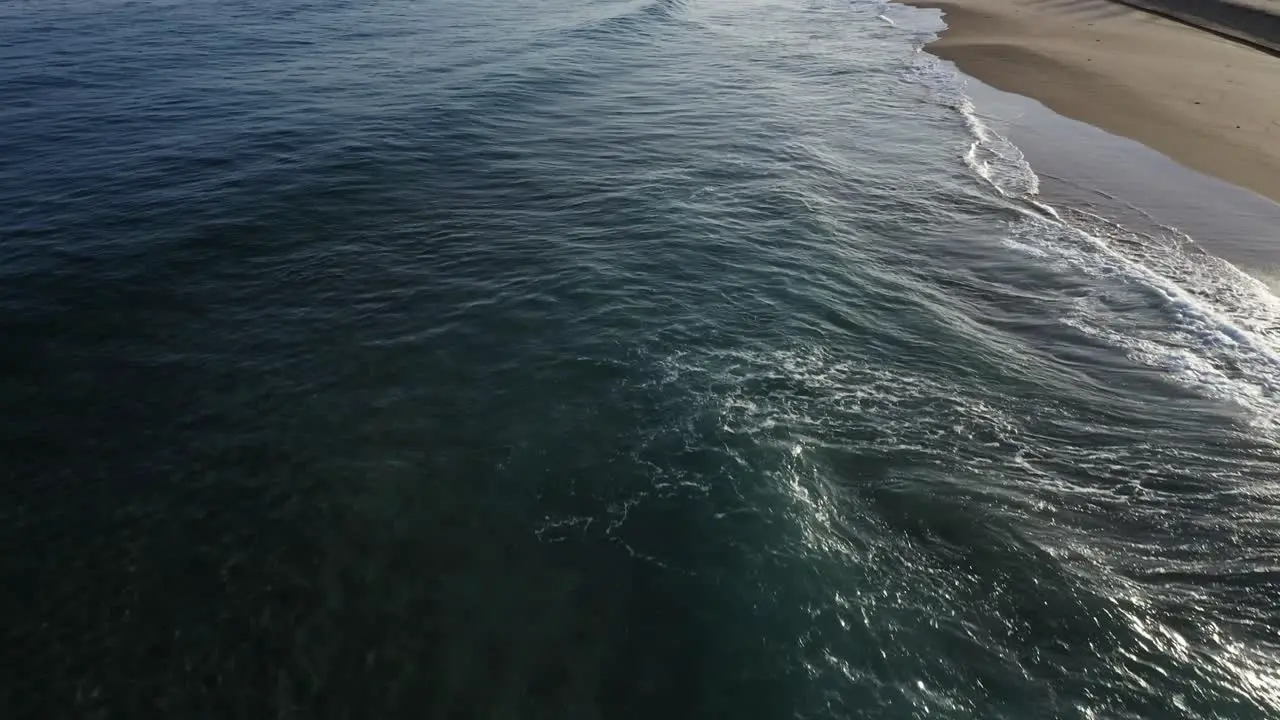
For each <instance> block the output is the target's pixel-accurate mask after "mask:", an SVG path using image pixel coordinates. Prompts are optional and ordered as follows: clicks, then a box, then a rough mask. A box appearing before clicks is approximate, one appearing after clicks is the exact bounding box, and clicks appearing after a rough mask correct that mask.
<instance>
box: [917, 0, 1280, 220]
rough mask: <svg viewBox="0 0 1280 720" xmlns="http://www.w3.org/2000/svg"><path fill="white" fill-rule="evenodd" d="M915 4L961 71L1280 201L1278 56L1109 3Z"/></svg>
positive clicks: (985, 0) (996, 0) (1261, 0)
mask: <svg viewBox="0 0 1280 720" xmlns="http://www.w3.org/2000/svg"><path fill="white" fill-rule="evenodd" d="M1215 1H1216V0H1201V2H1202V3H1204V4H1211V3H1213V2H1215ZM1271 1H1272V0H1253V2H1254V4H1267V3H1270V2H1271ZM910 4H912V5H917V6H920V7H932V8H939V9H941V10H942V11H943V12H944V13H945V18H944V19H945V21H946V23H947V26H948V29H947V30H946V31H945V32H944V33H943V34H942V37H941V38H940V39H939V40H938V41H937V42H935V43H933V44H932V45H931V46H930V47H929V51H930V52H933V53H935V54H937V55H939V56H941V57H944V58H946V59H949V60H952V61H953V62H955V63H956V65H957V66H958V67H959V68H960V69H961V70H962V71H964V72H966V73H969V74H971V75H973V76H975V77H977V78H979V79H981V80H983V81H985V82H987V83H989V84H991V85H992V86H994V87H996V88H999V89H1001V90H1006V91H1009V92H1013V93H1017V94H1019V95H1025V96H1027V97H1031V98H1034V99H1036V100H1039V101H1040V102H1042V103H1044V104H1045V105H1047V106H1048V107H1049V108H1051V109H1053V110H1054V111H1056V112H1059V113H1061V114H1063V115H1067V116H1069V117H1073V118H1076V119H1078V120H1082V121H1084V122H1087V123H1089V124H1091V125H1095V126H1097V127H1100V128H1103V129H1105V130H1108V131H1110V132H1113V133H1116V134H1119V135H1123V136H1125V137H1129V138H1132V139H1134V140H1137V141H1139V142H1141V143H1143V144H1145V145H1147V146H1148V147H1151V148H1154V149H1155V150H1158V151H1160V152H1161V153H1164V154H1165V155H1168V156H1169V157H1171V158H1173V159H1174V160H1177V161H1178V162H1180V163H1182V164H1184V165H1186V166H1188V167H1191V168H1194V169H1196V170H1199V171H1201V172H1204V173H1208V174H1211V175H1215V176H1217V177H1220V178H1222V179H1224V180H1227V181H1229V182H1233V183H1236V184H1238V185H1242V186H1244V187H1246V188H1249V189H1251V190H1253V191H1255V192H1257V193H1259V194H1262V195H1265V196H1267V197H1269V198H1271V199H1272V200H1275V201H1277V202H1280V56H1277V55H1274V54H1269V53H1267V52H1264V51H1262V50H1258V49H1255V48H1253V47H1249V46H1247V45H1244V44H1241V43H1238V42H1234V41H1231V40H1227V39H1224V38H1222V37H1220V36H1218V35H1215V34H1211V33H1209V32H1205V31H1203V30H1199V29H1196V28H1193V27H1189V26H1188V25H1186V24H1183V23H1179V22H1176V21H1173V20H1168V19H1165V18H1163V17H1158V16H1155V15H1152V14H1149V13H1146V12H1142V11H1140V10H1135V9H1133V8H1130V7H1128V6H1125V5H1121V4H1118V3H1113V2H1108V1H1107V0H910Z"/></svg>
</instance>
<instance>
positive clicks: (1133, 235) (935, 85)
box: [908, 28, 1280, 431]
mask: <svg viewBox="0 0 1280 720" xmlns="http://www.w3.org/2000/svg"><path fill="white" fill-rule="evenodd" d="M919 32H920V33H921V34H927V33H928V28H922V29H919ZM933 37H934V35H932V34H927V36H926V37H925V38H924V40H923V41H921V42H920V43H919V47H920V48H923V46H924V44H925V42H927V41H928V40H930V39H932V38H933ZM908 72H909V75H910V76H912V77H913V78H914V79H916V80H917V81H918V82H920V83H921V84H922V85H923V86H924V87H925V88H926V89H927V91H928V92H929V94H930V95H931V96H932V97H933V98H934V99H935V101H936V102H938V103H939V104H942V105H944V106H946V107H950V108H952V109H954V110H955V112H956V113H957V115H959V118H960V120H961V122H962V123H963V124H964V128H965V130H966V132H967V134H968V135H969V138H970V142H969V144H968V147H967V150H966V151H965V152H964V154H963V157H962V159H963V161H964V163H965V165H966V166H968V168H969V169H970V170H971V171H972V172H973V174H974V175H975V176H976V177H977V178H978V179H979V180H981V181H982V182H983V183H985V184H986V185H988V186H989V187H990V188H991V189H993V190H994V191H995V192H996V194H997V195H999V197H1000V198H1001V199H1002V200H1004V201H1007V202H1009V205H1010V208H1011V209H1012V210H1015V211H1017V212H1018V213H1019V214H1020V215H1021V216H1022V217H1021V218H1020V219H1017V220H1014V221H1013V222H1011V223H1010V226H1009V230H1008V236H1007V238H1006V243H1007V245H1008V246H1009V247H1011V248H1014V249H1017V250H1019V251H1021V252H1026V253H1030V254H1034V255H1036V256H1039V257H1041V258H1044V260H1045V261H1046V262H1047V263H1049V264H1051V265H1056V266H1057V267H1058V268H1060V269H1062V270H1064V271H1067V272H1071V273H1075V274H1077V275H1078V274H1084V275H1085V276H1087V277H1089V278H1090V279H1092V280H1093V281H1095V282H1094V285H1095V287H1094V289H1093V290H1092V292H1091V293H1089V294H1087V295H1086V296H1085V297H1083V298H1079V299H1078V300H1077V301H1076V302H1075V304H1074V305H1073V307H1072V309H1071V311H1070V312H1068V313H1066V314H1065V315H1064V317H1063V318H1062V322H1063V323H1064V324H1066V325H1068V326H1070V327H1072V328H1075V329H1077V330H1078V331H1080V332H1082V333H1085V334H1087V335H1089V336H1091V337H1093V338H1095V339H1099V340H1102V341H1104V342H1106V343H1108V344H1111V345H1113V346H1115V347H1118V348H1120V349H1122V350H1124V351H1125V352H1126V353H1127V354H1128V355H1129V357H1130V358H1131V359H1132V360H1134V361H1136V362H1138V363H1140V364H1143V365H1146V366H1148V367H1152V368H1156V369H1159V370H1163V371H1166V372H1167V373H1168V377H1169V379H1170V380H1172V381H1173V382H1176V383H1178V384H1180V385H1183V386H1186V387H1189V388H1192V389H1194V390H1196V391H1198V392H1201V393H1203V394H1205V395H1208V396H1210V397H1213V398H1217V399H1220V400H1226V401H1230V402H1233V403H1236V404H1238V405H1240V406H1241V407H1243V408H1244V409H1245V410H1246V411H1247V414H1248V415H1249V416H1250V419H1251V420H1253V421H1254V422H1255V423H1256V424H1257V425H1259V426H1261V427H1266V428H1268V429H1269V430H1271V431H1280V300H1277V298H1276V296H1275V295H1274V294H1273V293H1272V291H1271V288H1270V287H1268V285H1267V284H1265V283H1263V282H1261V281H1259V280H1257V279H1255V278H1254V277H1252V276H1250V275H1248V274H1246V273H1244V272H1242V271H1241V270H1239V269H1238V268H1236V267H1234V266H1232V265H1231V264H1230V263H1227V262H1226V261H1224V260H1221V259H1219V258H1216V257H1213V256H1211V255H1209V254H1207V253H1205V252H1203V251H1201V250H1200V249H1199V247H1198V246H1197V245H1196V244H1195V243H1194V241H1193V240H1192V239H1191V238H1190V237H1187V236H1186V235H1184V234H1182V233H1180V232H1178V231H1177V230H1175V229H1173V228H1160V227H1159V226H1156V227H1157V231H1156V232H1154V233H1150V232H1148V233H1142V232H1136V231H1134V230H1131V229H1128V228H1125V227H1122V226H1120V225H1117V224H1115V223H1113V222H1110V221H1108V220H1106V219H1104V218H1101V217H1098V216H1096V215H1092V214H1090V213H1087V212H1083V211H1080V210H1076V209H1072V208H1062V207H1054V206H1053V205H1051V204H1049V203H1047V202H1045V201H1044V200H1042V199H1041V198H1040V197H1039V193H1040V181H1039V177H1038V176H1037V175H1036V173H1035V171H1034V170H1033V169H1032V167H1031V165H1030V163H1028V161H1027V159H1026V157H1025V156H1024V155H1023V154H1022V152H1021V150H1019V149H1018V147H1017V146H1016V145H1015V144H1014V143H1013V142H1011V141H1010V140H1009V139H1008V138H1007V137H1005V136H1004V135H1002V134H1001V133H1000V132H998V131H997V130H996V129H995V128H994V125H997V124H998V123H994V122H992V121H990V120H989V119H988V118H986V117H984V116H983V114H982V113H981V112H980V111H979V109H978V108H976V107H975V105H974V103H973V101H972V100H971V99H970V97H969V96H968V95H967V94H966V92H965V89H966V85H967V83H968V80H967V79H966V78H965V77H964V76H963V75H961V74H960V73H958V72H957V71H956V69H955V67H954V66H953V65H952V64H950V63H947V62H944V61H942V60H939V59H938V58H936V57H934V56H932V55H929V54H928V53H925V52H918V53H917V54H916V57H915V58H913V61H912V63H911V66H910V69H909V71H908ZM1120 296H1124V297H1125V298H1127V299H1128V300H1129V301H1130V304H1125V303H1124V302H1121V297H1120ZM1135 300H1141V301H1142V302H1141V303H1140V305H1141V308H1140V309H1135V308H1133V307H1130V306H1129V305H1131V304H1132V302H1133V301H1135Z"/></svg>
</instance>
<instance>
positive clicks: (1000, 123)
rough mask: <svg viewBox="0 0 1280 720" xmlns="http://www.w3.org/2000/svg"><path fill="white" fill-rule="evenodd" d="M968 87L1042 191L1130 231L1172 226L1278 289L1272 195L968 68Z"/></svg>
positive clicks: (1279, 208) (1279, 257)
mask: <svg viewBox="0 0 1280 720" xmlns="http://www.w3.org/2000/svg"><path fill="white" fill-rule="evenodd" d="M966 92H967V94H968V95H969V96H970V97H971V98H972V99H973V101H974V104H975V106H976V107H977V109H978V112H979V114H980V115H981V116H982V119H983V123H984V124H986V125H987V126H988V127H990V128H992V129H993V130H994V131H995V132H998V133H1000V134H1001V135H1004V136H1005V137H1007V138H1009V139H1010V140H1012V141H1013V143H1014V144H1015V145H1017V147H1018V148H1019V149H1020V150H1021V151H1022V152H1023V154H1024V155H1025V156H1026V158H1027V160H1028V161H1029V162H1030V163H1031V166H1032V167H1033V168H1034V169H1035V171H1036V174H1037V175H1038V176H1039V178H1040V196H1041V198H1043V199H1044V200H1046V201H1048V202H1050V203H1052V204H1054V205H1059V206H1062V205H1065V206H1069V207H1075V208H1080V209H1084V210H1088V211H1090V212H1093V213H1095V214H1098V215H1101V216H1103V217H1106V218H1109V219H1111V220H1113V221H1115V222H1118V223H1120V224H1121V225H1124V226H1125V227H1127V228H1129V229H1131V230H1134V231H1136V232H1143V233H1151V234H1164V233H1165V232H1166V231H1167V230H1168V229H1176V230H1178V231H1181V232H1183V233H1186V234H1187V235H1189V236H1191V237H1192V238H1194V239H1195V241H1196V244H1197V245H1199V246H1200V247H1202V248H1203V249H1205V250H1207V251H1209V252H1212V253H1213V254H1214V255H1216V256H1218V257H1221V258H1223V259H1225V260H1227V261H1229V262H1231V263H1232V264H1233V265H1235V266H1236V267H1238V268H1240V269H1242V270H1245V271H1247V272H1249V273H1250V274H1252V275H1254V276H1255V277H1257V278H1259V279H1260V280H1262V281H1264V282H1265V283H1267V284H1268V285H1269V286H1270V287H1271V288H1272V290H1273V291H1274V292H1280V203H1276V202H1273V201H1271V200H1269V199H1267V198H1265V197H1263V196H1261V195H1258V194H1256V193H1254V192H1252V191H1250V190H1247V189H1245V188H1241V187H1239V186H1238V185H1233V184H1231V183H1228V182H1226V181H1225V180H1221V179H1218V178H1216V177H1212V176H1209V175H1205V174H1203V173H1200V172H1197V171H1195V170H1192V169H1190V168H1187V167H1185V166H1183V165H1180V164H1178V163H1177V162H1175V161H1173V160H1172V159H1170V158H1169V157H1167V156H1165V155H1163V154H1161V153H1159V152H1156V151H1155V150H1152V149H1151V148H1148V147H1146V146H1145V145H1142V144H1141V143H1138V142H1136V141H1134V140H1130V139H1128V138H1123V137H1120V136H1118V135H1113V134H1111V133H1109V132H1106V131H1105V130H1101V129H1099V128H1096V127H1094V126H1092V125H1088V124H1086V123H1083V122H1080V121H1078V120H1073V119H1071V118H1068V117H1065V116H1063V115H1060V114H1058V113H1055V112H1053V111H1052V110H1050V109H1048V108H1046V107H1045V106H1044V105H1043V104H1041V103H1039V102H1037V101H1035V100H1032V99H1030V98H1027V97H1024V96H1021V95H1015V94H1012V93H1007V92H1004V91H1001V90H996V89H995V88H992V87H990V86H989V85H986V84H984V83H982V82H981V81H979V80H976V79H973V78H970V80H969V86H968V88H967V89H966Z"/></svg>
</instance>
